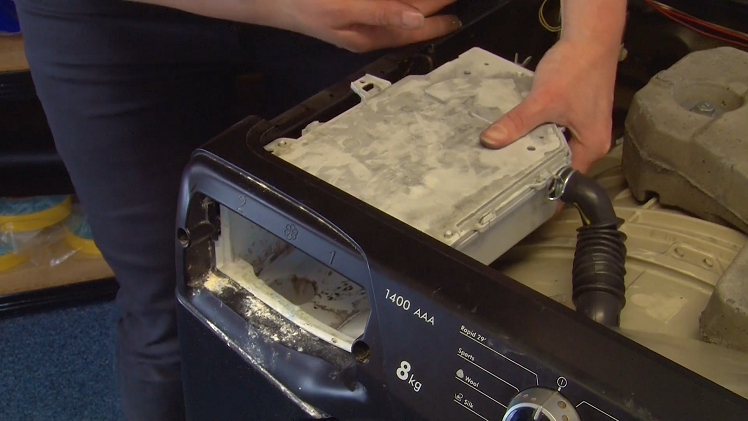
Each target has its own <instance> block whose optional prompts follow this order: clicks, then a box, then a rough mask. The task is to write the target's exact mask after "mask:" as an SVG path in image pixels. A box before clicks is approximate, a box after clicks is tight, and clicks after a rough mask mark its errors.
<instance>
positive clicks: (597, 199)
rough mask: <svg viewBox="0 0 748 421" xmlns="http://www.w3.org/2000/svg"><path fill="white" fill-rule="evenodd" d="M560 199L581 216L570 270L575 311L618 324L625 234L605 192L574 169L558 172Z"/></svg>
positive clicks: (620, 307) (614, 324) (624, 303)
mask: <svg viewBox="0 0 748 421" xmlns="http://www.w3.org/2000/svg"><path fill="white" fill-rule="evenodd" d="M559 176H560V179H561V181H562V182H563V191H562V192H561V194H560V196H559V199H561V201H563V202H564V203H567V204H570V205H573V206H574V207H576V208H577V210H578V211H579V214H580V216H581V217H582V223H583V225H582V227H580V228H579V229H578V230H577V245H576V250H575V252H574V264H573V269H572V284H573V294H572V300H573V302H574V305H575V306H576V309H577V311H578V312H580V313H582V314H584V315H585V316H586V317H588V318H590V319H592V320H595V321H597V322H598V323H601V324H603V325H606V326H610V327H619V326H620V319H621V310H623V307H624V306H625V305H626V297H625V292H626V287H625V285H624V276H625V275H626V267H625V264H626V245H625V241H626V234H624V233H623V232H621V231H620V230H619V227H620V225H621V219H620V218H618V217H617V216H616V213H615V210H614V209H613V203H612V202H611V200H610V198H609V197H608V194H607V192H606V191H605V189H603V188H602V187H601V186H600V185H599V184H598V183H597V182H595V181H594V180H592V179H590V178H588V177H586V176H585V175H583V174H582V173H580V172H578V171H575V170H573V169H567V170H565V171H563V172H562V173H561V174H560V175H559Z"/></svg>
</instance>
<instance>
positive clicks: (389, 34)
mask: <svg viewBox="0 0 748 421" xmlns="http://www.w3.org/2000/svg"><path fill="white" fill-rule="evenodd" d="M460 26H462V23H461V22H460V20H459V19H458V18H457V17H456V16H433V17H430V18H426V20H425V21H424V24H423V26H422V27H421V28H419V29H396V28H385V27H374V26H355V27H352V28H350V29H346V30H341V31H339V34H340V36H341V38H342V39H343V40H344V42H343V45H341V47H343V48H346V49H348V50H350V51H353V52H357V53H364V52H368V51H374V50H380V49H384V48H393V47H400V46H403V45H409V44H414V43H418V42H422V41H427V40H431V39H434V38H438V37H441V36H443V35H447V34H449V33H451V32H454V31H456V30H457V29H459V28H460Z"/></svg>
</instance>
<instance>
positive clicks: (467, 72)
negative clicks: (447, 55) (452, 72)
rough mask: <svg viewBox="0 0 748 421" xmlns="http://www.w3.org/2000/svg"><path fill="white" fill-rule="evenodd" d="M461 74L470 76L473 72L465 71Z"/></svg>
mask: <svg viewBox="0 0 748 421" xmlns="http://www.w3.org/2000/svg"><path fill="white" fill-rule="evenodd" d="M463 73H465V74H466V75H469V74H472V73H473V72H471V71H470V70H465V71H464V72H463Z"/></svg>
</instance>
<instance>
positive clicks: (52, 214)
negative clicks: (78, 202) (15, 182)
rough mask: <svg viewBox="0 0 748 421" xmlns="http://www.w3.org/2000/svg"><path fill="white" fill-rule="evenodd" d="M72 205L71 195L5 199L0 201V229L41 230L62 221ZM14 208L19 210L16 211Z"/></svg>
mask: <svg viewBox="0 0 748 421" xmlns="http://www.w3.org/2000/svg"><path fill="white" fill-rule="evenodd" d="M34 202H36V203H34ZM46 205H48V207H47V206H46ZM72 207H73V199H72V197H71V196H63V197H50V198H45V197H42V198H30V199H17V200H8V199H6V201H5V202H4V203H0V211H1V212H0V230H2V231H11V232H27V231H37V230H41V229H44V228H47V227H50V226H52V225H55V224H57V223H59V222H61V221H63V220H64V219H65V218H67V217H68V215H70V212H72ZM16 209H18V210H20V211H18V212H16Z"/></svg>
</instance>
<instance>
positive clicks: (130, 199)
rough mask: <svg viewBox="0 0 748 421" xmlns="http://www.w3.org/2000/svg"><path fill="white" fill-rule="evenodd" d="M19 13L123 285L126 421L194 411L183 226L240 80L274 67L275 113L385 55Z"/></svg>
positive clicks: (93, 6) (204, 21)
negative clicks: (186, 372) (183, 364)
mask: <svg viewBox="0 0 748 421" xmlns="http://www.w3.org/2000/svg"><path fill="white" fill-rule="evenodd" d="M17 8H18V14H19V19H20V22H21V30H22V32H23V33H24V39H25V44H26V54H27V58H28V61H29V64H30V67H31V73H32V77H33V80H34V83H35V86H36V89H37V94H38V96H39V98H40V100H41V102H42V105H43V107H44V111H45V113H46V116H47V119H48V123H49V125H50V127H51V129H52V132H53V134H54V139H55V143H56V147H57V150H58V152H59V153H60V155H61V156H62V158H63V160H64V162H65V165H66V167H67V170H68V172H69V174H70V176H71V178H72V181H73V184H74V186H75V190H76V193H77V195H78V196H79V198H80V200H81V202H82V203H83V205H84V206H85V209H86V210H87V212H88V216H89V218H90V223H91V226H92V228H93V232H94V238H95V240H96V242H97V244H98V246H99V248H100V249H101V251H102V253H103V255H104V258H105V259H106V261H107V262H108V264H109V265H110V266H111V267H112V269H113V270H114V274H115V277H116V278H117V280H118V282H119V284H120V291H119V293H118V296H117V304H118V306H119V309H120V312H121V318H120V319H119V322H118V325H117V339H118V343H117V372H118V381H119V385H120V392H121V407H122V410H123V412H124V416H125V418H126V419H128V420H135V421H156V420H180V419H183V417H184V415H183V409H182V408H183V397H182V385H181V374H180V355H179V346H178V340H177V322H176V314H175V311H176V299H175V285H176V279H175V278H176V275H175V242H174V236H175V228H174V227H175V215H176V202H177V194H178V188H179V180H180V175H181V171H182V169H183V167H184V166H185V164H186V163H187V161H188V159H189V156H190V153H191V152H192V151H193V150H194V149H195V148H196V147H198V146H200V145H201V144H202V143H204V142H206V141H207V140H209V139H210V138H211V137H213V136H215V135H216V134H218V133H219V132H220V131H222V130H224V129H226V128H228V127H229V126H230V125H232V124H233V123H235V122H236V121H237V120H238V118H239V116H237V115H235V114H232V112H231V111H232V110H233V109H234V108H233V107H234V105H235V101H236V100H237V99H238V98H236V96H237V95H236V91H235V89H234V87H235V84H234V83H235V76H236V75H237V74H239V73H241V72H243V71H245V70H246V69H248V68H256V69H258V70H261V71H263V73H264V74H265V75H267V79H266V80H265V81H264V83H263V88H264V93H265V95H264V96H263V97H264V98H262V102H261V103H262V104H263V109H262V113H261V114H263V115H264V116H266V117H272V116H274V115H276V114H277V113H279V112H282V111H284V110H285V109H288V108H290V107H291V106H293V105H295V104H297V103H299V102H301V101H303V100H304V99H306V98H307V97H309V96H311V95H312V94H314V93H316V92H317V91H319V90H320V89H323V88H324V87H326V86H328V85H330V84H332V83H334V82H338V81H339V80H341V79H342V78H344V77H345V76H347V75H348V74H350V73H351V72H353V71H355V70H356V69H358V68H360V67H362V66H363V65H365V64H367V63H368V62H370V61H371V60H372V59H373V58H374V56H372V55H367V56H362V55H354V54H352V53H348V52H346V51H343V50H340V49H338V48H336V47H333V46H330V45H326V44H323V43H321V42H318V41H316V40H312V39H309V38H305V37H301V36H297V35H292V34H289V33H285V32H281V31H272V30H269V29H266V28H258V27H249V26H244V25H238V24H234V23H231V22H226V21H221V20H215V19H208V18H203V17H199V16H194V15H190V14H186V13H182V12H179V11H174V10H170V9H165V8H160V7H156V6H150V5H144V4H138V3H133V2H127V1H123V0H17ZM209 357H210V356H206V358H209Z"/></svg>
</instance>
